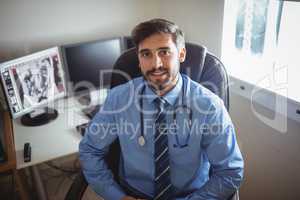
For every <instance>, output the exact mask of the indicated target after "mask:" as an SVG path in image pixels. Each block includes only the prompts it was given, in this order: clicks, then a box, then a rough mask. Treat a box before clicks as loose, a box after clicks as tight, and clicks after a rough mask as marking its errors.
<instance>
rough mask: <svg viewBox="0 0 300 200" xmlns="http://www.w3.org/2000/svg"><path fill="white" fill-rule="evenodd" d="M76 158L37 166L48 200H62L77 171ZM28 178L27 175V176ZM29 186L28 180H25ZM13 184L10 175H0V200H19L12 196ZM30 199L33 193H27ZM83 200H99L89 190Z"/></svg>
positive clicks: (72, 157) (15, 195)
mask: <svg viewBox="0 0 300 200" xmlns="http://www.w3.org/2000/svg"><path fill="white" fill-rule="evenodd" d="M53 166H54V167H59V168H53ZM79 167H80V166H79V162H78V159H77V156H75V155H74V156H69V157H65V158H62V159H58V160H55V161H52V162H50V163H48V164H41V165H39V169H40V173H41V176H42V179H43V182H44V184H45V187H46V190H47V194H48V199H49V200H63V199H64V197H65V195H66V193H67V191H68V189H69V187H70V185H71V183H72V181H73V179H74V176H75V172H76V170H78V169H79ZM28 177H29V174H28ZM27 180H28V184H29V186H31V182H30V178H27ZM14 185H15V183H14V182H13V180H12V176H11V175H10V174H8V173H7V174H1V175H0V194H1V195H0V196H1V197H0V199H1V200H19V199H20V197H19V196H18V194H14V192H13V191H14ZM29 193H30V194H32V195H33V196H32V199H33V200H34V199H36V197H35V196H34V194H35V191H33V190H32V191H29ZM83 199H84V200H101V198H100V197H98V196H97V195H96V194H95V192H94V191H92V190H91V189H90V188H88V189H87V191H86V192H85V194H84V197H83Z"/></svg>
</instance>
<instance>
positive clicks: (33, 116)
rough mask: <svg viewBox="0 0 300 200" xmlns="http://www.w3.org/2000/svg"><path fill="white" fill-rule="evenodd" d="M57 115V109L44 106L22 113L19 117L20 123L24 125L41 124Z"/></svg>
mask: <svg viewBox="0 0 300 200" xmlns="http://www.w3.org/2000/svg"><path fill="white" fill-rule="evenodd" d="M57 116H58V112H57V110H55V109H53V108H49V107H45V108H44V109H43V111H34V112H32V113H29V114H26V115H23V116H22V117H21V123H22V124H23V125H24V126H41V125H44V124H47V123H49V122H51V121H53V120H55V119H56V118H57Z"/></svg>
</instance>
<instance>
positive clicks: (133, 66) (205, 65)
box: [65, 43, 239, 200]
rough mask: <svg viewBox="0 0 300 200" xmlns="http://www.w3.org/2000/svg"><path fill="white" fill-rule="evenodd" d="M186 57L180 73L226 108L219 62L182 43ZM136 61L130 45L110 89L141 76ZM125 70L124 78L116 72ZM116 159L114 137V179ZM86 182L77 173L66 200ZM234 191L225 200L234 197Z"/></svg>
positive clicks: (79, 193) (117, 149) (109, 159)
mask: <svg viewBox="0 0 300 200" xmlns="http://www.w3.org/2000/svg"><path fill="white" fill-rule="evenodd" d="M186 50H187V55H186V60H185V62H184V63H181V68H180V70H181V72H182V73H184V74H187V75H188V76H189V77H190V78H191V79H193V80H194V81H197V82H199V83H201V84H202V85H203V86H205V87H206V88H208V89H209V90H211V91H212V92H214V93H215V94H217V95H218V96H219V97H220V98H221V99H223V101H224V105H225V107H226V108H227V110H229V87H228V75H227V73H226V70H225V67H224V65H223V64H222V63H221V61H220V60H219V59H218V58H217V57H216V56H214V55H213V54H211V53H209V52H208V51H207V49H206V48H205V47H203V46H200V45H197V44H192V43H186ZM138 64H139V61H138V57H137V54H136V50H135V49H134V48H132V49H129V50H128V51H126V52H124V53H123V54H122V55H121V56H120V57H119V58H118V60H117V61H116V63H115V66H114V69H115V70H117V71H116V73H114V74H113V75H112V81H111V88H113V87H115V86H117V85H120V84H123V83H126V82H127V81H128V79H132V78H135V77H138V76H141V72H140V69H139V67H138ZM120 71H121V72H125V73H126V74H127V75H128V77H125V76H124V75H123V74H121V73H118V72H120ZM119 158H120V146H119V141H118V140H116V141H115V142H114V143H113V144H112V145H111V147H110V151H109V153H108V155H107V159H106V161H107V163H108V166H109V168H110V169H111V170H112V172H113V174H114V177H115V180H116V181H117V182H118V166H119ZM87 186H88V183H87V182H86V180H85V178H84V175H83V173H82V172H81V173H80V174H79V175H78V176H77V177H76V179H75V180H74V182H73V184H72V185H71V187H70V189H69V191H68V193H67V195H66V198H65V199H66V200H76V199H78V200H79V199H81V197H82V196H83V194H84V191H85V190H86V187H87ZM238 199H239V198H238V192H237V191H236V193H235V194H233V195H232V197H230V198H229V200H238Z"/></svg>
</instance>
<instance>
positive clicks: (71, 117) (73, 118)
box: [13, 97, 89, 169]
mask: <svg viewBox="0 0 300 200" xmlns="http://www.w3.org/2000/svg"><path fill="white" fill-rule="evenodd" d="M49 107H54V108H55V109H56V110H57V111H58V113H59V115H58V117H57V118H56V119H55V120H54V121H52V122H50V123H48V124H46V125H42V126H37V127H26V126H23V125H22V124H21V122H20V119H17V120H14V121H13V129H14V139H15V149H16V157H17V169H20V168H24V167H28V166H32V165H35V164H39V163H42V162H46V161H49V160H53V159H56V158H59V157H63V156H67V155H70V154H73V153H76V152H78V144H79V142H80V140H81V135H80V133H78V132H77V131H76V129H75V127H76V125H79V124H82V123H86V122H88V121H89V119H88V118H87V117H86V116H85V115H84V114H83V113H82V112H81V109H82V108H84V106H83V105H80V103H79V102H78V101H77V100H76V99H75V98H74V97H73V98H65V99H60V100H58V101H55V102H54V103H53V105H51V106H49ZM26 142H29V143H30V144H31V152H32V153H31V162H27V163H24V159H23V148H24V143H26Z"/></svg>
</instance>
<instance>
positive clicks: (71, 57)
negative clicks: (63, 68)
mask: <svg viewBox="0 0 300 200" xmlns="http://www.w3.org/2000/svg"><path fill="white" fill-rule="evenodd" d="M123 46H124V42H123V39H122V38H112V39H106V40H99V41H93V42H86V43H81V44H75V45H69V46H65V47H64V48H63V49H64V51H63V52H64V58H65V62H66V65H67V69H68V74H69V79H70V82H71V88H72V89H73V92H74V91H75V92H77V91H82V90H89V91H90V90H93V89H99V88H109V86H110V79H111V72H112V69H113V65H114V63H115V61H116V60H117V59H118V57H119V56H120V55H121V52H122V49H123Z"/></svg>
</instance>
